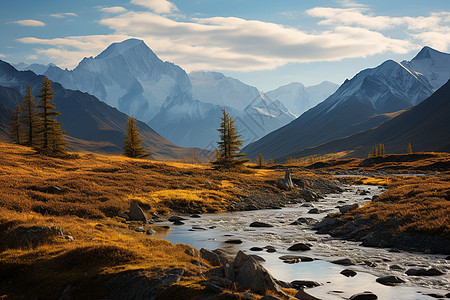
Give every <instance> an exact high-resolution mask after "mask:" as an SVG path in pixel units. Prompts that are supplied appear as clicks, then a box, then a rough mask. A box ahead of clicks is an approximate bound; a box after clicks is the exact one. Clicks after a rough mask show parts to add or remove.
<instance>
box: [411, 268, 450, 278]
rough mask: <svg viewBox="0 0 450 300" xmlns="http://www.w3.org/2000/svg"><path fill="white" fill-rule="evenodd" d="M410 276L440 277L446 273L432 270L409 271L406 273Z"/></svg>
mask: <svg viewBox="0 0 450 300" xmlns="http://www.w3.org/2000/svg"><path fill="white" fill-rule="evenodd" d="M405 274H406V275H408V276H440V275H444V273H443V272H442V271H440V270H438V269H435V268H430V269H428V270H426V269H409V270H408V271H406V272H405Z"/></svg>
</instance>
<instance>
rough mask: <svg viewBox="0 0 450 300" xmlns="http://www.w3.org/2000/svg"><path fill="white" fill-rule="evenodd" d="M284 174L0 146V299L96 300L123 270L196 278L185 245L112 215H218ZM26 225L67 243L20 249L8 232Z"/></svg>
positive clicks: (272, 190) (56, 241) (271, 187)
mask: <svg viewBox="0 0 450 300" xmlns="http://www.w3.org/2000/svg"><path fill="white" fill-rule="evenodd" d="M301 175H302V176H303V175H304V176H314V175H313V174H311V173H308V172H301ZM281 176H283V174H282V172H281V171H276V170H265V169H261V170H257V171H255V172H254V173H253V174H240V173H232V172H219V171H215V170H212V169H210V168H209V166H208V165H201V164H200V165H193V164H185V163H178V162H170V163H162V162H154V161H149V160H143V159H129V158H126V157H122V156H103V155H96V154H77V155H74V157H72V158H70V159H57V158H49V157H45V156H41V155H38V154H36V153H35V152H34V151H33V150H31V149H29V148H27V147H22V146H17V145H12V144H4V143H0V177H1V181H0V199H1V202H0V296H1V295H5V294H7V295H9V297H10V298H16V297H19V296H21V297H24V298H33V297H37V296H38V297H40V298H50V297H53V296H54V295H55V294H57V292H58V291H59V289H60V288H61V287H64V286H65V285H67V284H69V283H71V284H72V285H76V286H77V287H78V289H77V290H76V291H75V292H74V293H75V296H76V298H78V299H85V298H87V297H89V298H102V297H104V296H105V295H104V292H105V291H103V290H102V289H101V288H100V289H99V288H98V287H99V286H103V285H104V282H105V281H106V280H108V278H110V277H111V276H113V275H114V274H117V273H119V272H122V271H127V270H146V272H147V274H148V276H150V277H151V276H155V275H156V274H159V273H163V272H164V270H166V269H170V268H184V269H186V270H188V271H189V272H190V273H191V274H194V275H195V274H197V273H198V272H199V271H201V270H199V267H198V266H196V265H194V264H192V263H191V261H192V259H193V258H192V257H190V256H188V255H187V254H185V252H184V251H185V249H186V247H188V246H183V245H177V246H174V245H172V244H171V243H169V242H167V241H164V240H158V239H152V238H150V237H149V236H147V235H146V234H144V233H138V232H135V231H134V230H133V229H134V228H136V227H138V226H142V223H139V222H124V219H122V218H120V217H118V215H119V213H121V212H126V211H128V209H129V205H130V201H132V200H138V201H139V202H140V203H141V207H142V208H143V209H144V210H145V211H146V212H147V213H150V212H155V213H169V212H176V211H177V210H178V209H183V210H186V209H188V210H197V211H200V212H206V211H208V212H221V211H224V210H225V209H226V208H227V206H228V205H229V204H230V202H232V201H241V200H240V199H241V198H240V197H244V198H245V197H248V196H249V195H250V194H252V193H278V192H279V190H278V189H277V188H276V187H275V186H274V185H273V183H274V182H275V180H276V178H277V177H281ZM270 182H272V183H270ZM53 186H57V187H58V188H60V189H61V191H56V192H55V190H54V188H53ZM31 226H60V227H61V229H62V230H63V232H64V234H66V235H71V236H73V238H74V240H73V241H71V240H66V239H62V238H51V239H48V240H44V241H42V242H41V243H37V244H26V245H23V244H22V245H21V244H19V243H18V240H17V238H16V237H15V235H14V230H15V229H17V228H18V227H31ZM148 226H149V225H147V227H145V229H149V227H148ZM197 259H198V258H197ZM204 263H206V262H204ZM194 280H195V276H194ZM89 293H90V294H89Z"/></svg>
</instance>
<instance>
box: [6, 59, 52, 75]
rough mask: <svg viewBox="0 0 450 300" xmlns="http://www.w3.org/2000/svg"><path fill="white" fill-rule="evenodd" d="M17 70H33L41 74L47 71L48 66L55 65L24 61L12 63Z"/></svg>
mask: <svg viewBox="0 0 450 300" xmlns="http://www.w3.org/2000/svg"><path fill="white" fill-rule="evenodd" d="M13 66H14V67H15V68H16V69H17V70H19V71H33V72H34V73H36V74H37V75H43V74H44V73H45V72H47V70H48V68H50V67H56V65H54V64H48V65H42V64H27V63H24V62H21V63H18V64H16V65H13Z"/></svg>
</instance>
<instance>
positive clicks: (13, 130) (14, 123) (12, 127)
mask: <svg viewBox="0 0 450 300" xmlns="http://www.w3.org/2000/svg"><path fill="white" fill-rule="evenodd" d="M20 114H21V107H20V105H19V102H18V101H17V102H16V107H15V108H14V109H13V111H12V112H11V116H10V119H11V121H10V123H9V137H10V138H11V140H12V141H14V143H16V144H21V143H22V133H23V132H22V123H21V122H20Z"/></svg>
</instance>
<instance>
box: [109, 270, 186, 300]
mask: <svg viewBox="0 0 450 300" xmlns="http://www.w3.org/2000/svg"><path fill="white" fill-rule="evenodd" d="M184 274H185V271H184V270H183V269H173V270H169V271H167V272H166V275H164V276H163V277H161V278H152V277H151V276H150V275H149V274H148V273H147V272H146V271H144V270H133V271H126V272H122V273H119V274H117V275H115V276H114V277H112V278H111V279H109V280H108V281H107V282H106V284H105V287H106V290H107V293H108V299H111V300H144V299H145V300H154V299H156V298H157V296H158V294H159V293H160V292H162V291H163V290H164V289H165V288H167V287H168V286H170V285H171V284H173V283H176V282H179V281H180V280H181V278H182V276H183V275H184Z"/></svg>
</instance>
